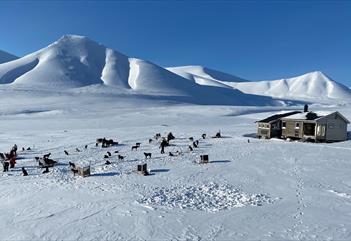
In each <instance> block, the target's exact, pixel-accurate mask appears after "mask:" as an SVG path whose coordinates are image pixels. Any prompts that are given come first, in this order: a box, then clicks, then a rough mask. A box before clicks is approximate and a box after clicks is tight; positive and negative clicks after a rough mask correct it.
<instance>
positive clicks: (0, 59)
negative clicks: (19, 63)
mask: <svg viewBox="0 0 351 241" xmlns="http://www.w3.org/2000/svg"><path fill="white" fill-rule="evenodd" d="M15 59H18V57H17V56H14V55H12V54H9V53H7V52H5V51H2V50H0V64H2V63H6V62H9V61H12V60H15Z"/></svg>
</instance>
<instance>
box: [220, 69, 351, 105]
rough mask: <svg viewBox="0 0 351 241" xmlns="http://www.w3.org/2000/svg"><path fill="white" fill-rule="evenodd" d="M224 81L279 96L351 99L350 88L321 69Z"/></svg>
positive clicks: (251, 92) (243, 88) (240, 87)
mask: <svg viewBox="0 0 351 241" xmlns="http://www.w3.org/2000/svg"><path fill="white" fill-rule="evenodd" d="M223 83H225V84H228V85H230V86H232V87H234V88H236V89H239V90H241V91H243V92H245V93H250V94H259V95H265V96H271V97H277V98H289V99H316V100H317V99H321V100H322V99H351V90H350V89H349V88H347V87H346V86H344V85H342V84H340V83H338V82H336V81H334V80H332V79H330V78H329V77H328V76H326V75H325V74H323V73H322V72H320V71H315V72H311V73H307V74H304V75H301V76H298V77H294V78H288V79H280V80H271V81H256V82H246V83H229V82H223Z"/></svg>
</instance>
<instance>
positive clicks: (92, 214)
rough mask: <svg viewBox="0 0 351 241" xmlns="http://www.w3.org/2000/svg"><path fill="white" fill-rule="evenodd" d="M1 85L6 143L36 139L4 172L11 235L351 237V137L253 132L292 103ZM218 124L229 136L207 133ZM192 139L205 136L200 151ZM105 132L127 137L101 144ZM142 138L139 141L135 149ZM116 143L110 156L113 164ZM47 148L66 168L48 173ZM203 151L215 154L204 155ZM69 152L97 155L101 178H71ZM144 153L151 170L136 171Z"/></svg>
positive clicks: (2, 197) (0, 177)
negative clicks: (44, 165) (194, 101)
mask: <svg viewBox="0 0 351 241" xmlns="http://www.w3.org/2000/svg"><path fill="white" fill-rule="evenodd" d="M0 91H1V95H0V107H1V108H0V116H1V118H0V150H1V151H2V152H5V151H8V150H9V149H10V148H11V146H12V145H13V144H15V143H16V144H17V145H18V147H19V149H21V148H22V147H26V148H27V147H31V150H30V151H21V150H20V151H19V159H18V162H17V166H16V168H15V169H13V170H11V171H10V172H8V173H0V186H1V194H0V204H1V205H0V237H1V239H2V240H117V239H123V240H126V239H127V240H145V239H146V240H164V239H168V240H170V239H173V240H174V239H181V240H185V239H187V240H200V239H201V240H223V239H225V240H350V239H351V178H350V168H351V163H350V158H349V156H350V151H351V142H350V141H346V142H340V143H333V144H321V143H320V144H313V143H300V142H285V141H282V140H274V139H272V140H258V139H255V138H253V136H254V133H255V131H256V124H255V123H254V122H255V121H256V120H258V119H260V118H263V117H265V116H267V115H269V114H271V113H273V112H275V111H280V110H283V109H293V108H294V107H269V106H267V107H254V106H251V107H246V106H240V107H236V106H213V105H211V106H200V105H190V104H187V105H186V104H179V103H178V104H175V103H170V102H169V101H162V100H158V101H155V100H154V99H148V98H144V99H142V97H137V98H128V97H125V98H124V96H123V95H121V96H119V97H116V96H114V95H108V94H105V95H103V96H99V95H91V94H90V93H82V92H80V93H72V92H69V93H64V92H54V91H52V92H49V93H48V92H42V91H29V90H21V89H20V90H13V89H1V90H0ZM299 108H301V107H299ZM310 109H314V110H338V111H340V112H341V113H342V114H343V115H345V116H346V117H347V118H349V119H351V108H350V107H349V106H321V105H314V106H310ZM218 130H220V131H221V133H222V135H223V136H224V138H221V139H212V138H206V139H201V134H203V133H206V134H207V136H208V137H210V136H211V135H214V134H215V133H216V132H217V131H218ZM170 131H171V132H173V134H174V135H175V136H176V139H175V140H174V141H172V142H171V143H172V146H170V147H168V148H166V154H164V155H162V154H160V150H159V148H158V143H157V142H156V141H155V140H154V141H153V142H152V143H150V144H149V142H148V139H149V138H152V137H153V136H154V134H155V133H158V132H160V133H161V134H162V135H165V134H167V133H168V132H170ZM191 136H192V137H194V138H195V139H199V148H196V149H194V151H193V152H189V151H188V148H187V147H188V145H189V144H190V141H189V139H188V138H189V137H191ZM98 137H107V138H112V139H115V140H118V141H119V142H120V145H118V146H115V147H109V148H104V149H102V148H101V147H95V139H96V138H98ZM248 140H250V142H249V143H248ZM136 142H140V143H141V147H140V149H138V150H137V151H131V146H132V145H133V144H135V143H136ZM86 144H88V148H87V149H84V145H86ZM76 148H79V149H80V150H81V152H76V151H75V149H76ZM64 150H67V151H68V152H69V153H70V155H68V156H66V155H65V154H64V152H63V151H64ZM116 150H118V151H119V154H121V155H124V156H126V158H125V160H124V161H118V160H117V156H116V155H117V154H115V153H114V151H116ZM107 151H110V152H112V157H111V158H110V161H111V162H112V164H111V165H105V164H104V162H105V160H104V158H103V157H104V155H105V154H106V153H107ZM169 151H171V152H172V153H175V152H176V151H179V152H180V153H181V154H180V155H179V156H175V157H170V156H168V152H169ZM49 152H51V153H52V154H51V157H52V158H53V159H55V160H57V161H58V162H59V165H58V166H56V167H54V168H52V169H50V173H48V174H41V172H42V171H43V170H42V169H39V168H38V167H37V166H38V164H37V163H36V161H35V160H34V157H35V156H41V155H43V154H46V153H49ZM143 152H151V153H152V158H151V159H148V160H145V159H144V155H143ZM201 154H208V155H209V158H210V163H208V164H198V163H197V162H198V161H199V159H200V155H201ZM69 161H71V162H90V163H91V166H92V175H91V176H90V177H87V178H81V177H74V176H73V175H72V173H70V171H69V166H68V165H67V164H68V162H69ZM144 162H146V163H147V164H148V169H149V171H150V173H151V175H150V176H141V175H138V174H137V173H136V172H135V169H136V165H137V164H139V163H144ZM21 167H25V168H26V169H27V171H28V172H29V176H27V177H24V176H22V175H21V170H20V169H21Z"/></svg>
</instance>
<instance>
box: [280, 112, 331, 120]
mask: <svg viewBox="0 0 351 241" xmlns="http://www.w3.org/2000/svg"><path fill="white" fill-rule="evenodd" d="M333 113H335V111H309V112H302V113H299V114H295V115H290V116H287V117H284V119H294V120H315V119H318V118H321V117H324V116H328V115H330V114H333Z"/></svg>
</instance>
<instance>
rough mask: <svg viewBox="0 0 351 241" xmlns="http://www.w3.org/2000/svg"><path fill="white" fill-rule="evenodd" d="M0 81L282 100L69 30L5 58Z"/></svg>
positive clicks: (238, 100)
mask: <svg viewBox="0 0 351 241" xmlns="http://www.w3.org/2000/svg"><path fill="white" fill-rule="evenodd" d="M223 75H225V74H223ZM226 80H230V78H229V77H228V78H227V79H226ZM209 81H210V80H209ZM0 84H6V85H7V86H10V87H12V88H27V89H31V90H33V89H40V90H43V89H47V90H51V91H52V90H60V91H64V90H71V89H76V88H88V90H89V91H91V92H93V93H94V90H93V89H94V86H95V87H96V88H99V91H101V89H102V88H100V86H106V87H114V88H112V89H115V90H116V93H117V92H118V93H120V92H121V91H122V92H123V91H125V93H129V94H131V93H132V94H133V95H134V96H135V95H139V96H140V95H141V96H144V95H145V96H147V97H148V98H153V99H169V100H172V101H181V102H190V103H197V104H225V105H281V104H282V102H281V101H276V100H273V99H272V98H269V97H263V96H253V95H247V94H244V93H242V92H241V91H238V90H233V89H232V88H231V87H230V86H226V85H225V84H220V83H217V84H216V85H215V84H214V85H212V86H203V85H199V84H197V83H196V82H195V81H194V82H190V81H189V80H188V79H185V78H183V77H182V76H180V75H177V74H174V73H172V72H170V71H168V70H167V69H165V68H162V67H160V66H157V65H155V64H153V63H151V62H148V61H145V60H141V59H136V58H130V57H128V56H126V55H124V54H122V53H119V52H117V51H115V50H112V49H109V48H106V47H105V46H103V45H101V44H99V43H96V42H94V41H92V40H90V39H89V38H87V37H83V36H77V35H65V36H63V37H62V38H60V39H59V40H58V41H56V42H54V43H53V44H51V45H49V46H47V47H46V48H43V49H41V50H39V51H37V52H34V53H32V54H29V55H27V56H24V57H22V58H20V59H17V60H14V61H11V62H7V63H3V64H1V65H0ZM222 87H226V88H222ZM110 89H111V88H110ZM109 91H110V90H109ZM83 92H84V91H83ZM133 95H131V96H133Z"/></svg>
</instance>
